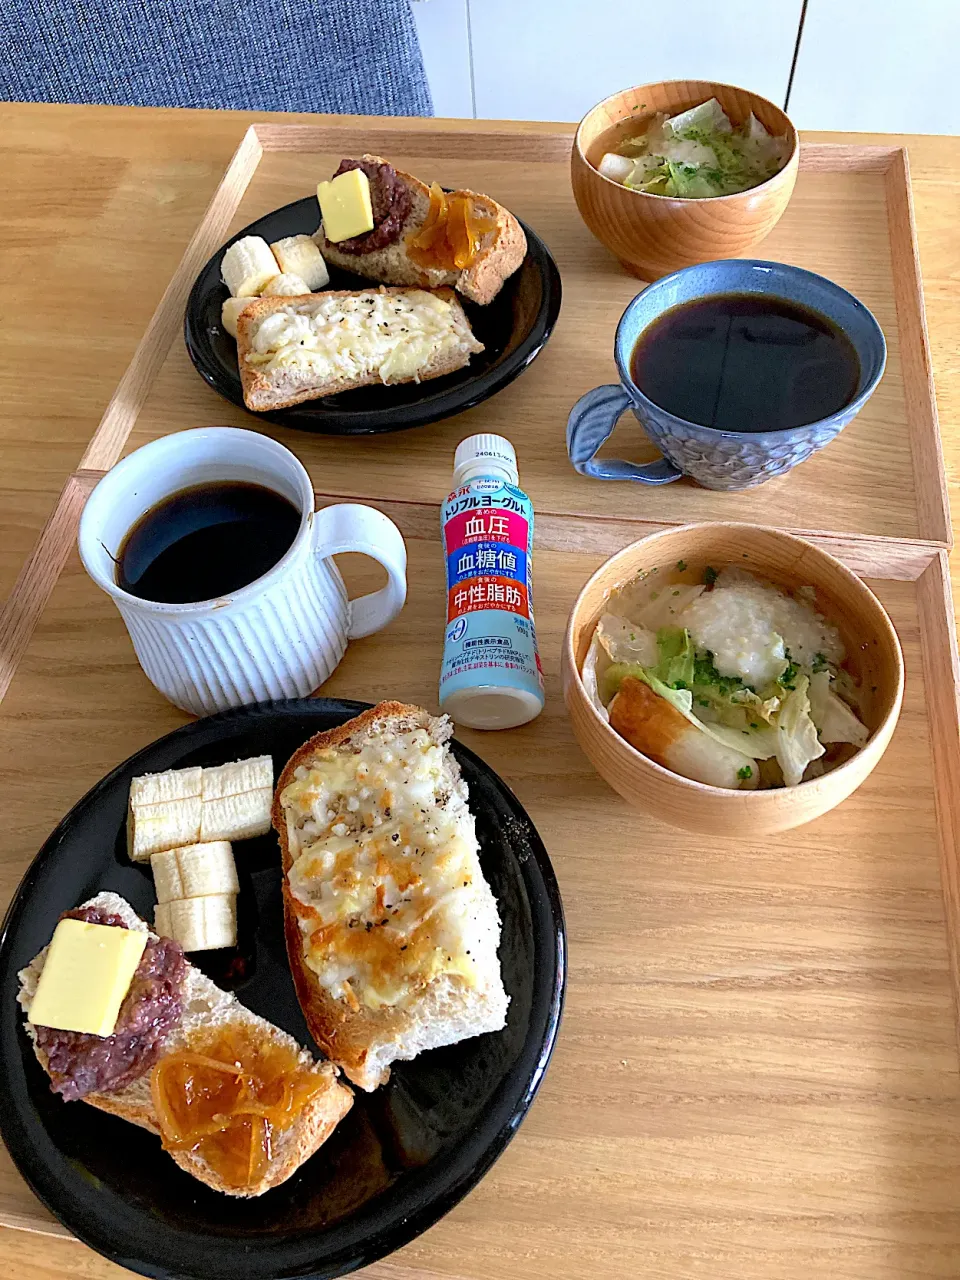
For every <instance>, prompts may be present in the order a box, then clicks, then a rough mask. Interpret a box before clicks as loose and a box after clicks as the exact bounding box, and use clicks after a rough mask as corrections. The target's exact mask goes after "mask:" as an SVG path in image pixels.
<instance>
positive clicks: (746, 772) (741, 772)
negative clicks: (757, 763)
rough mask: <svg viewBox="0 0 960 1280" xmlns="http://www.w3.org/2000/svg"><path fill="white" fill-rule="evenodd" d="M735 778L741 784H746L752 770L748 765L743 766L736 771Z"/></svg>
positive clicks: (751, 774)
mask: <svg viewBox="0 0 960 1280" xmlns="http://www.w3.org/2000/svg"><path fill="white" fill-rule="evenodd" d="M737 777H738V778H739V779H740V781H741V782H746V780H747V779H748V778H752V777H753V769H752V768H751V767H750V765H748V764H745V765H744V766H743V768H742V769H738V770H737Z"/></svg>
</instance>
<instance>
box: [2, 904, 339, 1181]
mask: <svg viewBox="0 0 960 1280" xmlns="http://www.w3.org/2000/svg"><path fill="white" fill-rule="evenodd" d="M83 905H84V906H86V907H89V906H92V907H99V908H102V909H103V910H105V911H108V912H110V913H111V914H113V915H117V916H119V917H120V918H121V919H122V920H123V921H124V924H125V926H126V928H128V929H137V930H139V931H141V932H145V933H150V934H151V936H153V937H156V935H155V934H153V933H152V931H151V930H150V929H149V928H148V926H147V925H146V924H145V923H144V921H143V920H141V919H140V917H139V916H138V915H137V913H136V912H135V911H134V910H133V908H132V907H131V906H130V904H129V903H128V902H126V901H125V899H123V898H121V897H119V896H118V895H117V894H115V893H100V894H97V896H96V897H95V898H92V899H90V901H89V902H85V903H84V904H83ZM46 952H47V949H46V948H44V950H43V951H41V952H40V953H39V954H38V955H37V956H35V957H34V959H33V960H32V961H31V962H30V964H29V965H27V967H26V968H25V969H23V970H21V972H20V974H19V978H20V992H19V995H18V1000H19V1002H20V1005H21V1007H22V1008H23V1010H24V1012H25V1013H26V1012H27V1011H28V1010H29V1008H30V1003H31V1001H32V999H33V996H34V993H35V992H36V988H37V982H38V980H39V978H40V974H41V972H42V971H43V964H44V961H45V959H46ZM228 1024H243V1025H245V1026H247V1027H250V1028H252V1029H254V1030H256V1031H257V1032H258V1033H260V1034H262V1035H263V1037H264V1038H265V1039H270V1040H273V1041H275V1042H277V1043H280V1044H284V1045H286V1046H287V1047H289V1048H291V1049H294V1050H295V1051H296V1052H297V1053H298V1054H299V1059H300V1062H301V1063H302V1064H303V1065H305V1066H306V1065H310V1066H312V1069H313V1070H315V1071H316V1072H317V1073H318V1074H319V1075H321V1076H322V1077H323V1078H324V1080H325V1082H326V1086H327V1087H326V1088H324V1089H323V1090H322V1091H321V1092H320V1093H318V1094H316V1095H315V1096H314V1097H313V1098H312V1099H311V1100H310V1101H309V1102H308V1103H307V1105H306V1106H305V1108H304V1110H303V1112H302V1113H301V1115H300V1116H299V1118H298V1119H297V1121H296V1123H295V1124H294V1125H292V1126H291V1127H290V1128H289V1129H287V1130H284V1131H282V1132H280V1133H278V1134H276V1135H275V1140H274V1145H273V1152H272V1155H271V1158H270V1163H269V1166H268V1168H267V1171H266V1173H265V1174H264V1176H263V1178H262V1179H261V1180H260V1182H258V1183H257V1184H255V1185H254V1186H252V1187H250V1188H245V1189H243V1190H238V1189H236V1188H235V1187H231V1186H228V1185H227V1184H226V1183H224V1182H223V1180H222V1179H221V1178H220V1177H219V1176H218V1174H217V1173H216V1172H215V1171H214V1170H213V1169H212V1168H211V1167H210V1166H209V1165H208V1164H207V1163H206V1162H205V1161H204V1160H203V1158H202V1157H201V1156H200V1155H198V1154H196V1153H194V1152H192V1151H170V1152H168V1154H169V1155H170V1157H171V1158H172V1159H173V1160H175V1161H176V1163H177V1164H178V1165H179V1166H180V1168H181V1169H184V1170H185V1171H186V1172H187V1173H190V1174H192V1175H193V1176H194V1177H195V1178H198V1179H199V1180H200V1181H201V1182H203V1183H205V1184H206V1185H207V1186H208V1187H211V1188H213V1190H214V1191H222V1192H223V1193H224V1194H225V1195H232V1196H240V1197H244V1198H247V1197H252V1196H259V1195H263V1193H264V1192H265V1191H269V1190H270V1188H271V1187H275V1186H278V1185H279V1184H280V1183H281V1182H285V1181H286V1180H287V1179H288V1178H289V1177H291V1176H292V1174H294V1173H296V1171H297V1169H299V1168H300V1166H301V1165H302V1164H303V1163H304V1161H305V1160H308V1159H309V1158H310V1156H312V1155H313V1153H314V1152H315V1151H317V1150H318V1148H319V1147H321V1146H322V1145H323V1143H324V1142H325V1141H326V1140H327V1138H328V1137H329V1136H330V1134H331V1133H332V1132H333V1130H334V1128H335V1127H336V1126H337V1124H338V1123H339V1122H340V1120H341V1119H342V1118H343V1117H344V1116H345V1115H346V1113H347V1112H348V1111H349V1110H350V1107H351V1106H352V1105H353V1094H352V1093H351V1092H350V1090H349V1089H347V1088H346V1087H345V1086H344V1085H342V1084H340V1082H339V1081H338V1079H337V1074H338V1073H337V1070H336V1068H335V1067H333V1066H331V1065H330V1063H327V1062H324V1063H314V1061H313V1059H312V1058H311V1056H310V1054H309V1053H308V1052H307V1051H306V1050H305V1049H302V1048H301V1047H300V1046H299V1045H298V1044H297V1043H296V1041H295V1040H294V1039H293V1037H292V1036H288V1035H287V1033H286V1032H285V1031H281V1030H280V1028H279V1027H275V1026H274V1025H273V1024H272V1023H270V1022H267V1021H266V1019H264V1018H260V1017H258V1016H257V1014H255V1013H252V1012H251V1011H250V1010H249V1009H247V1008H245V1007H244V1006H243V1005H242V1004H240V1002H239V1001H238V1000H237V998H236V996H235V995H232V994H231V993H230V992H227V991H222V990H221V989H220V988H219V987H218V986H216V984H215V983H213V982H211V980H210V979H209V978H208V977H206V975H205V974H203V973H201V972H200V970H199V969H197V968H195V967H194V966H193V965H192V964H190V963H189V962H188V964H187V976H186V980H185V983H184V989H183V1016H182V1019H181V1023H180V1025H179V1026H178V1027H176V1028H174V1030H173V1031H172V1032H171V1033H170V1035H169V1037H168V1039H167V1041H166V1043H165V1045H164V1049H165V1051H167V1052H174V1051H175V1050H177V1049H179V1048H182V1047H183V1045H184V1043H185V1040H186V1036H187V1035H188V1034H189V1033H190V1032H191V1031H193V1030H194V1029H196V1028H200V1027H203V1028H206V1027H211V1028H213V1027H218V1026H225V1025H228ZM25 1025H26V1030H27V1034H28V1035H29V1036H30V1039H31V1041H32V1043H33V1048H34V1052H35V1053H36V1055H37V1059H38V1061H39V1062H40V1065H41V1066H42V1067H43V1068H44V1070H46V1065H47V1064H46V1059H45V1055H44V1054H43V1052H42V1050H41V1049H40V1048H39V1046H38V1044H37V1040H36V1033H35V1031H34V1028H33V1026H32V1024H31V1023H30V1022H29V1021H28V1022H26V1024H25ZM83 1101H84V1102H88V1103H89V1104H90V1105H91V1106H93V1107H97V1108H98V1109H99V1110H101V1111H106V1112H109V1114H110V1115H115V1116H120V1117H121V1118H122V1119H124V1120H129V1121H130V1123H131V1124H135V1125H139V1126H140V1128H142V1129H147V1130H148V1131H149V1132H150V1133H155V1134H157V1135H158V1136H159V1134H160V1126H159V1124H158V1122H157V1118H156V1112H155V1111H154V1108H153V1102H152V1099H151V1094H150V1073H149V1072H148V1073H147V1074H146V1075H144V1076H141V1077H140V1078H139V1079H138V1080H134V1081H133V1082H132V1083H131V1084H128V1085H127V1086H126V1087H125V1088H123V1089H121V1090H119V1091H118V1092H115V1093H92V1094H87V1096H86V1097H85V1098H84V1099H83Z"/></svg>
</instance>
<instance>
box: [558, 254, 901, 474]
mask: <svg viewBox="0 0 960 1280" xmlns="http://www.w3.org/2000/svg"><path fill="white" fill-rule="evenodd" d="M886 354H887V349H886V342H885V341H884V337H883V333H882V331H881V329H880V326H879V324H878V323H877V321H876V319H875V318H874V316H873V315H872V314H871V313H870V311H869V310H868V309H867V308H866V307H865V306H864V305H863V303H862V302H860V301H859V300H858V299H857V298H855V297H854V296H853V294H851V293H848V292H847V291H846V289H841V288H840V286H839V285H836V284H834V283H833V282H832V281H830V280H826V279H825V278H824V277H823V276H818V275H815V274H814V273H813V272H812V271H804V270H803V269H802V268H801V267H791V266H786V265H784V264H783V263H778V262H757V261H752V260H748V259H730V260H728V261H723V262H705V263H701V264H699V265H697V266H693V267H686V268H684V270H682V271H677V272H674V274H673V275H669V276H664V277H663V278H662V279H660V280H657V281H655V282H654V283H653V284H651V285H649V286H648V287H647V288H646V289H644V291H643V293H641V294H638V296H637V297H636V298H634V299H633V301H632V302H631V303H630V305H629V306H628V307H627V309H626V311H625V312H624V313H623V316H622V318H621V320H620V324H619V325H618V327H617V336H616V340H615V343H614V356H615V358H616V362H617V369H618V372H619V374H620V382H619V384H616V385H610V386H605V387H596V388H594V390H593V391H588V392H587V394H586V395H585V396H582V397H581V399H580V400H578V401H577V403H576V404H575V405H574V407H573V409H572V411H571V413H570V417H569V420H568V422H567V450H568V452H569V455H570V460H571V462H572V463H573V465H574V467H575V468H576V469H577V471H579V472H580V473H581V475H586V476H592V477H594V478H596V479H601V480H635V481H638V482H639V483H641V484H669V483H670V481H672V480H677V479H679V478H680V476H682V475H688V476H690V477H691V478H692V479H694V480H696V481H697V482H698V483H699V484H701V485H703V486H704V487H705V488H707V489H748V488H751V487H752V486H753V485H758V484H762V483H763V482H764V481H765V480H769V479H771V477H773V476H779V475H783V474H784V473H785V472H787V471H789V470H790V469H791V468H792V467H795V466H796V465H797V464H798V463H800V462H805V461H806V459H807V458H809V457H810V455H811V454H813V453H816V452H817V450H818V449H822V448H823V447H824V445H826V444H829V443H830V441H831V440H832V439H833V438H834V437H835V436H836V435H838V434H839V432H840V431H842V430H843V428H844V427H845V426H846V425H847V423H848V422H850V421H851V419H852V418H854V417H855V416H856V415H857V414H858V413H859V412H860V410H861V409H862V408H863V406H864V405H865V404H866V402H867V400H868V399H869V398H870V396H871V395H872V394H873V391H874V389H875V387H876V385H877V383H878V382H879V381H880V378H881V376H882V374H883V369H884V365H885V363H886ZM628 408H629V409H632V410H633V412H634V414H635V416H636V418H637V420H638V421H639V422H640V425H641V426H642V427H643V429H644V431H645V432H646V433H647V435H648V436H649V437H650V439H651V440H652V441H653V443H654V444H655V445H656V446H657V447H658V448H659V450H660V452H661V453H662V454H663V457H662V458H661V459H658V460H657V461H656V462H648V463H635V462H627V461H622V460H619V459H611V458H604V459H598V458H597V457H596V455H597V453H598V451H599V450H600V448H601V446H602V445H603V444H604V443H605V442H606V441H607V440H608V439H609V438H610V436H611V434H612V433H613V430H614V428H615V426H616V425H617V421H618V419H619V418H620V415H621V414H622V413H623V411H624V410H625V409H628Z"/></svg>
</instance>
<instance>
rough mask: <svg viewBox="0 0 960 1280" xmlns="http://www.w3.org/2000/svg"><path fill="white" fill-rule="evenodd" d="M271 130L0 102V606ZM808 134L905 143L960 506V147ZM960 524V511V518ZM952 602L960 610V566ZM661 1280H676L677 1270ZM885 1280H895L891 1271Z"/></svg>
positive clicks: (206, 115)
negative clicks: (250, 149) (242, 165)
mask: <svg viewBox="0 0 960 1280" xmlns="http://www.w3.org/2000/svg"><path fill="white" fill-rule="evenodd" d="M263 118H264V117H263V116H262V115H257V116H254V115H253V114H250V113H241V112H213V111H207V112H204V111H174V110H148V109H134V108H81V107H62V106H43V105H40V106H38V105H20V104H0V165H2V170H3V173H4V177H5V181H4V182H3V183H2V184H0V226H2V227H3V230H4V234H3V237H2V240H0V262H2V265H3V279H4V281H5V285H6V306H5V307H4V308H3V309H2V311H0V340H2V345H0V351H2V356H0V377H2V379H3V381H2V384H0V385H2V388H3V392H4V394H3V396H2V400H0V464H2V466H0V498H2V507H0V599H2V598H3V597H5V596H6V594H7V593H8V591H9V590H10V587H11V586H12V584H13V582H14V579H15V577H16V574H17V572H18V570H19V568H20V566H21V564H22V562H23V560H24V557H25V556H26V555H27V553H28V551H29V550H30V548H31V546H32V545H33V543H34V541H35V539H36V537H37V535H38V533H39V532H40V529H41V528H42V526H43V523H44V521H45V520H46V518H47V517H48V515H49V514H50V511H51V509H52V507H53V504H54V502H55V500H56V497H57V495H58V493H59V492H60V489H61V487H62V485H63V483H64V481H65V479H66V478H67V476H68V475H69V474H70V472H71V471H72V470H73V469H74V468H75V467H76V466H77V465H78V463H79V460H80V457H81V454H82V453H83V450H84V447H85V446H86V444H87V442H88V441H89V439H90V437H91V435H92V434H93V431H94V430H95V428H96V425H97V423H98V421H99V419H100V416H101V414H102V412H103V409H104V407H105V405H106V403H107V401H108V399H109V397H110V395H111V393H112V391H113V389H114V387H115V385H116V383H117V381H118V380H119V378H120V376H121V374H122V373H123V371H124V369H125V368H126V366H127V363H128V361H129V359H130V356H131V355H132V353H133V350H134V348H135V346H136V344H137V342H138V340H139V338H140V336H141V334H142V332H143V329H144V327H145V326H146V324H147V322H148V320H149V318H150V316H151V314H152V313H153V310H154V308H155V306H156V304H157V301H158V300H159V297H160V295H161V293H162V292H163V289H164V287H165V286H166V284H167V281H168V280H169V278H170V275H171V274H172V272H173V271H174V269H175V267H176V265H177V262H178V261H179V258H180V256H181V254H182V251H183V248H184V246H185V245H186V243H187V241H188V239H189V237H190V235H191V233H192V232H193V230H194V228H195V226H196V224H197V222H198V220H199V218H200V217H201V215H202V213H203V211H204V209H205V207H206V205H207V203H208V201H209V199H210V197H211V195H212V193H213V191H214V190H215V188H216V186H217V184H218V183H219V181H220V179H221V177H222V174H223V170H224V168H225V166H226V164H227V163H228V161H229V159H230V157H231V155H232V153H233V152H234V150H235V148H236V145H237V142H238V139H239V137H240V136H241V133H242V131H243V129H244V128H245V127H246V125H247V124H248V123H250V122H252V121H253V120H255V119H263ZM278 118H279V119H282V120H295V119H296V117H278ZM301 119H303V120H304V121H307V120H314V119H315V118H311V117H302V118H301ZM394 123H395V124H396V126H397V127H403V128H405V129H409V128H411V127H417V128H420V127H422V128H423V129H435V128H443V129H449V130H452V131H459V132H469V131H470V130H471V129H472V128H475V127H476V125H475V122H473V121H422V122H411V121H409V120H405V121H402V122H401V121H397V122H390V121H386V122H385V121H382V120H378V121H377V127H378V128H384V127H386V128H390V127H392V125H393V124H394ZM498 127H499V128H502V129H506V130H512V129H516V130H518V131H520V130H530V129H535V130H541V129H542V130H543V131H545V132H546V131H555V130H556V128H557V126H556V125H547V124H544V125H529V124H520V123H516V124H511V123H508V124H502V125H499V126H498ZM804 136H805V139H806V140H808V141H809V140H816V141H824V142H860V143H863V142H867V143H870V142H874V143H880V144H887V145H889V144H891V143H896V144H901V145H905V146H906V147H907V148H908V150H909V155H910V164H911V172H912V180H913V190H914V200H915V210H916V222H917V234H918V240H919V250H920V258H921V266H922V270H923V279H924V289H925V294H926V304H927V318H928V325H929V330H930V339H931V349H932V357H933V365H934V374H935V380H936V389H937V399H938V405H939V411H940V422H941V430H942V435H943V447H944V454H945V461H946V467H947V477H948V483H949V488H950V493H951V499H953V498H954V496H955V493H954V491H955V488H956V486H957V483H958V474H960V425H958V424H960V294H958V292H957V288H956V281H957V278H958V276H960V242H958V240H957V237H956V221H957V212H958V207H960V205H958V197H960V177H958V176H957V174H958V172H960V138H937V137H893V136H890V135H883V136H876V135H863V134H857V135H848V134H810V135H804ZM957 510H960V506H957V505H956V504H955V516H954V519H955V520H956V511H957ZM954 530H955V534H956V524H954ZM953 590H954V601H955V604H956V602H957V601H960V574H958V570H957V568H956V566H954V569H953ZM852 1229H853V1228H852ZM0 1264H7V1265H8V1266H9V1267H10V1268H11V1269H13V1274H18V1275H21V1274H22V1275H27V1274H29V1275H30V1276H36V1277H54V1276H57V1277H62V1276H83V1277H88V1278H90V1280H93V1278H96V1280H99V1278H100V1277H107V1276H113V1277H119V1276H121V1275H125V1274H128V1273H126V1272H123V1271H122V1270H121V1269H120V1268H117V1267H115V1266H113V1265H112V1264H110V1263H108V1262H106V1261H104V1260H103V1259H101V1258H99V1257H98V1256H97V1255H96V1254H94V1253H92V1252H91V1251H90V1250H88V1249H87V1248H85V1247H84V1246H82V1245H80V1244H78V1243H76V1242H73V1241H67V1240H63V1239H57V1238H54V1237H47V1236H42V1235H37V1234H30V1233H27V1232H18V1231H10V1230H4V1231H2V1232H0ZM451 1266H453V1260H451ZM400 1272H401V1268H399V1267H398V1266H397V1265H396V1264H395V1263H392V1262H391V1261H390V1260H387V1261H385V1262H383V1263H380V1264H378V1265H377V1266H375V1267H374V1268H371V1269H370V1270H369V1272H367V1273H366V1274H369V1275H370V1277H371V1280H374V1278H375V1280H392V1277H396V1276H399V1275H400ZM402 1274H403V1277H404V1280H413V1277H414V1276H415V1275H416V1276H422V1280H440V1273H439V1272H435V1271H429V1272H427V1271H423V1272H414V1271H412V1270H411V1268H410V1267H409V1266H405V1267H403V1268H402ZM450 1274H451V1275H452V1274H455V1272H454V1271H451V1273H450ZM650 1274H653V1273H652V1272H651V1273H650ZM656 1274H658V1275H659V1274H663V1275H664V1277H665V1280H667V1277H668V1275H670V1274H672V1273H667V1272H663V1273H661V1272H657V1273H656ZM690 1274H691V1275H693V1274H699V1273H698V1272H695V1271H691V1272H690ZM843 1274H847V1273H846V1272H844V1273H843ZM851 1274H852V1273H851ZM883 1274H884V1275H886V1274H889V1275H890V1276H891V1280H892V1277H893V1275H894V1272H886V1271H885V1272H884V1273H883ZM896 1274H897V1275H903V1274H907V1272H906V1271H902V1272H897V1273H896ZM909 1274H918V1275H919V1274H938V1275H939V1274H946V1273H945V1272H940V1271H937V1272H936V1273H934V1272H932V1271H931V1272H929V1273H928V1272H926V1271H923V1272H919V1271H918V1272H914V1271H912V1270H911V1271H910V1272H909ZM718 1280H720V1278H719V1277H718Z"/></svg>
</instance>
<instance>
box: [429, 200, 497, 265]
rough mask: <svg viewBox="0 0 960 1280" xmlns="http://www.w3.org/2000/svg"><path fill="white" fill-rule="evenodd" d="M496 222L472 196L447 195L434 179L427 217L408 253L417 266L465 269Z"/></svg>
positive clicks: (494, 227) (493, 228)
mask: <svg viewBox="0 0 960 1280" xmlns="http://www.w3.org/2000/svg"><path fill="white" fill-rule="evenodd" d="M496 225H497V220H496V218H492V217H490V215H489V214H486V213H483V212H481V210H480V209H478V208H477V205H476V203H475V202H474V201H473V200H472V199H471V197H470V196H466V195H447V193H446V192H445V191H443V190H442V188H441V187H440V186H439V184H438V183H436V182H435V183H433V185H432V186H431V188H430V208H429V210H428V211H427V216H426V218H425V219H424V223H423V226H422V227H421V228H420V230H419V231H418V232H417V234H416V235H415V236H414V237H413V238H412V239H411V241H410V243H409V244H408V245H407V252H408V254H409V256H410V258H411V259H412V260H413V261H414V262H415V263H416V264H417V266H418V267H435V268H439V269H441V270H444V271H452V270H454V269H456V270H458V271H462V270H463V269H464V268H465V267H469V266H470V264H471V263H472V262H473V260H474V258H475V257H476V256H477V253H478V251H479V249H480V244H481V242H482V240H483V237H484V236H485V235H486V234H487V232H489V231H493V230H495V229H496Z"/></svg>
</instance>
